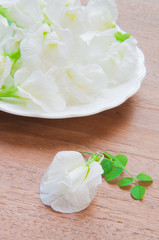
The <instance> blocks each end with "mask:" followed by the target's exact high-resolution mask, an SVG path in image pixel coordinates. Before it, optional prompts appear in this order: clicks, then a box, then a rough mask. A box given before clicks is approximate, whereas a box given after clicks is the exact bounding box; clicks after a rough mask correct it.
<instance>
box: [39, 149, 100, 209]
mask: <svg viewBox="0 0 159 240" xmlns="http://www.w3.org/2000/svg"><path fill="white" fill-rule="evenodd" d="M97 160H99V159H98V158H97ZM102 173H103V169H102V167H101V165H100V163H99V162H97V161H95V159H93V160H90V161H88V162H85V160H84V158H83V156H82V154H81V153H79V152H75V151H62V152H58V153H57V154H56V156H55V158H54V160H53V162H52V163H51V165H50V166H49V168H48V170H47V171H46V173H45V175H44V176H43V178H42V181H41V185H40V198H41V200H42V202H43V203H44V204H45V205H47V206H51V207H52V208H53V209H54V210H55V211H59V212H63V213H72V212H79V211H81V210H83V209H85V208H87V207H88V206H89V204H90V203H91V201H92V200H93V199H94V196H95V194H96V190H97V186H98V185H99V184H100V183H101V182H102V177H101V174H102Z"/></svg>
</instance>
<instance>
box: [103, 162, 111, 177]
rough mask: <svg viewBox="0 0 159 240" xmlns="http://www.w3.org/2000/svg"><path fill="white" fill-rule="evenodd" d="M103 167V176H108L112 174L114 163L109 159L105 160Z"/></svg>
mask: <svg viewBox="0 0 159 240" xmlns="http://www.w3.org/2000/svg"><path fill="white" fill-rule="evenodd" d="M101 166H102V168H103V171H104V173H103V175H106V174H107V173H109V172H111V170H112V162H111V160H109V159H106V158H104V159H103V160H102V162H101Z"/></svg>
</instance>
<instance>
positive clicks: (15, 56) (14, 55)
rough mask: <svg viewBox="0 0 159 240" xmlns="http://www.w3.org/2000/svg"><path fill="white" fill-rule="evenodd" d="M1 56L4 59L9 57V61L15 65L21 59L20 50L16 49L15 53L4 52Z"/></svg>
mask: <svg viewBox="0 0 159 240" xmlns="http://www.w3.org/2000/svg"><path fill="white" fill-rule="evenodd" d="M3 55H4V56H6V57H9V58H10V59H11V61H12V62H14V63H15V62H17V61H18V59H19V58H20V57H21V53H20V48H18V49H17V50H16V51H14V52H11V53H6V52H4V53H3Z"/></svg>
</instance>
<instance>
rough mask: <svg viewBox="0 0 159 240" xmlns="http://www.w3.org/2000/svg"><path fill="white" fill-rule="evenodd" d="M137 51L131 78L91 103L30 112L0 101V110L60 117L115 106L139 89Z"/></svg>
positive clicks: (141, 72) (141, 63)
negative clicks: (55, 109) (136, 63)
mask: <svg viewBox="0 0 159 240" xmlns="http://www.w3.org/2000/svg"><path fill="white" fill-rule="evenodd" d="M137 52H138V56H139V58H138V67H137V70H136V72H135V74H134V75H133V77H132V79H131V80H129V81H127V82H125V83H122V84H120V85H118V86H116V87H113V88H108V90H107V94H106V95H105V98H99V99H97V100H96V101H94V102H92V103H91V104H87V105H80V106H72V107H66V109H65V110H64V111H61V112H53V113H44V112H42V111H41V112H38V113H35V112H30V111H29V109H27V108H25V107H24V106H20V105H17V104H11V103H6V102H0V110H2V111H4V112H7V113H12V114H15V115H20V116H28V117H38V118H51V119H60V118H71V117H83V116H89V115H93V114H96V113H99V112H102V111H105V110H108V109H111V108H114V107H117V106H119V105H120V104H122V103H123V102H125V101H126V100H127V99H128V98H130V97H131V96H133V95H134V94H135V93H136V92H137V91H138V90H139V88H140V86H141V83H142V80H143V78H144V77H145V74H146V69H145V64H144V55H143V53H142V51H141V50H140V49H139V48H137Z"/></svg>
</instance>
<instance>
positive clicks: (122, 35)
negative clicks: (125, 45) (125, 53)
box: [114, 32, 131, 43]
mask: <svg viewBox="0 0 159 240" xmlns="http://www.w3.org/2000/svg"><path fill="white" fill-rule="evenodd" d="M114 37H115V39H116V40H117V41H118V42H120V43H122V42H124V41H125V40H127V39H129V38H130V37H131V35H130V34H129V33H122V32H116V33H115V34H114Z"/></svg>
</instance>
